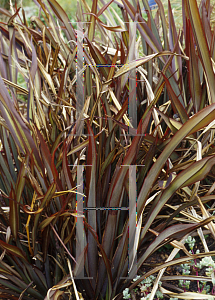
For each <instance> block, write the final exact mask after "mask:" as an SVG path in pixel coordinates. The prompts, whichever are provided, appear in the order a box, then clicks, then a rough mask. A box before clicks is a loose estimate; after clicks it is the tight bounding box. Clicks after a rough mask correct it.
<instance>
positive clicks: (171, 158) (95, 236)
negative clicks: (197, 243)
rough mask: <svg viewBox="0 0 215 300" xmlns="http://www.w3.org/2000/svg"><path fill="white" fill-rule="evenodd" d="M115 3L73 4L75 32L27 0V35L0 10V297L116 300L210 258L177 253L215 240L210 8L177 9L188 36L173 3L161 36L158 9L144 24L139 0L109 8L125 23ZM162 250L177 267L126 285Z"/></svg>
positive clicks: (16, 19) (51, 4)
mask: <svg viewBox="0 0 215 300" xmlns="http://www.w3.org/2000/svg"><path fill="white" fill-rule="evenodd" d="M112 2H113V1H110V2H109V3H107V4H106V3H105V2H104V1H103V0H101V1H97V0H94V1H92V6H89V5H88V4H87V2H86V1H81V2H79V3H78V10H77V27H76V29H75V28H74V27H73V26H72V24H71V23H70V22H69V18H68V16H67V14H66V12H65V11H64V10H63V9H62V7H61V6H60V5H59V4H58V2H57V1H56V0H48V4H47V5H46V4H45V3H44V2H43V1H42V0H37V1H36V0H35V3H36V5H37V6H38V7H39V14H38V15H37V16H32V17H31V23H29V22H28V20H26V17H25V12H24V10H23V9H20V8H18V7H17V6H15V7H14V8H12V9H11V11H6V10H3V9H1V13H3V14H5V15H6V16H7V18H8V22H7V23H4V22H2V23H1V25H0V34H1V35H0V41H1V44H0V50H1V51H0V75H1V76H0V87H1V89H0V116H1V118H0V141H1V151H0V173H1V177H0V189H1V204H2V207H1V215H0V220H1V222H0V228H1V232H0V246H1V248H2V251H3V252H2V255H1V260H0V273H1V278H0V284H1V286H2V287H4V288H1V292H2V297H5V298H8V297H10V298H11V299H12V298H14V299H18V298H19V297H22V299H44V298H45V299H56V298H58V297H60V296H61V297H62V298H63V299H68V297H73V296H71V295H72V294H75V296H76V298H78V297H81V295H80V294H79V293H81V294H82V296H83V297H84V298H85V299H104V298H105V299H113V298H114V297H116V296H117V297H118V298H120V297H121V298H122V297H123V294H122V292H123V290H125V288H129V290H130V289H133V288H134V287H135V286H136V285H137V284H139V282H141V281H142V280H144V278H145V277H146V278H147V277H149V276H150V275H152V274H153V273H155V272H158V271H160V270H161V269H163V268H165V267H166V266H168V265H174V264H177V263H185V262H186V261H188V260H190V259H196V258H197V257H198V258H201V257H205V256H211V255H214V254H215V252H213V251H211V252H210V251H207V253H199V254H190V255H188V254H187V253H186V249H184V248H183V243H182V242H179V240H181V239H183V237H184V236H185V235H187V234H189V233H190V232H193V231H195V230H200V228H201V227H203V226H206V225H207V226H208V228H209V230H210V232H211V234H212V236H214V223H213V220H214V217H213V216H211V215H210V212H209V211H208V210H206V208H205V203H206V202H209V204H210V201H211V200H213V197H214V195H213V192H214V188H215V186H214V185H213V184H212V181H211V180H210V179H211V178H213V177H214V169H213V165H214V163H215V156H214V151H213V144H214V130H213V126H214V123H213V122H214V117H215V103H214V102H215V85H214V70H213V68H214V32H213V30H212V28H211V27H210V13H211V7H210V1H206V2H205V1H203V4H202V5H201V6H200V10H199V8H198V6H197V3H196V2H195V1H189V0H186V1H183V7H182V14H183V34H178V33H177V30H176V25H175V21H174V17H173V13H172V9H171V4H170V2H169V3H168V20H169V27H167V26H166V20H165V15H164V10H163V6H162V3H161V1H158V0H157V4H158V8H159V9H158V11H157V13H156V16H155V18H153V16H152V13H151V10H150V8H149V6H148V1H146V0H143V4H144V7H145V11H147V17H145V18H144V17H143V15H142V14H141V9H140V4H139V1H134V3H133V5H132V4H131V3H130V2H129V1H128V0H122V1H121V2H117V1H115V2H116V4H117V5H118V7H119V9H120V10H121V13H122V19H120V17H119V15H117V14H115V11H114V9H113V8H112V6H111V5H112ZM101 16H102V18H103V21H102V19H101ZM113 16H114V17H113ZM160 24H161V26H160ZM160 28H161V29H160ZM20 74H21V75H20ZM20 76H22V78H23V80H24V81H25V83H26V85H22V86H21V85H20V84H19V83H20V82H19V81H18V78H20ZM26 86H27V88H26ZM206 176H208V178H209V182H207V184H205V182H206V180H205V177H206ZM136 199H137V201H136ZM136 202H137V203H136ZM131 203H133V204H132V205H130V204H131ZM128 206H129V211H128V209H127V208H128ZM121 208H125V210H123V209H121ZM160 212H161V213H162V216H160V215H159V213H160ZM177 215H181V216H182V217H181V218H177V217H176V216H177ZM191 220H192V221H191ZM133 225H134V226H133ZM128 229H129V232H128ZM168 243H171V244H172V245H173V246H174V250H173V251H175V250H176V248H180V249H183V250H184V251H185V254H186V255H185V256H184V257H182V258H180V259H176V260H174V257H175V256H172V257H171V259H170V261H169V262H166V263H164V264H162V265H160V266H159V267H155V268H153V269H152V270H151V271H150V272H148V273H146V274H145V275H144V278H140V279H138V280H137V281H136V282H134V283H133V284H131V285H130V283H131V281H132V279H133V278H134V277H135V275H136V273H137V270H139V269H140V268H141V266H142V264H143V263H144V262H145V260H146V259H147V258H148V257H150V255H151V254H152V253H154V252H155V251H156V250H157V249H158V248H160V247H161V246H163V245H165V244H168ZM128 246H129V255H128ZM142 250H144V251H142ZM136 253H138V256H136ZM174 253H175V252H174ZM12 266H13V267H12ZM160 272H162V271H160ZM159 274H160V275H159V276H161V277H162V275H161V273H159ZM125 277H126V278H125ZM161 281H162V280H161ZM156 282H157V283H156V284H158V282H159V280H158V281H156ZM156 284H155V285H154V286H153V288H152V291H151V295H150V297H149V299H150V298H151V299H152V298H153V296H154V294H155V293H156V291H157V286H156ZM127 291H128V290H127ZM161 292H162V293H163V294H169V295H170V296H173V297H174V296H177V295H172V294H171V293H169V291H167V290H165V289H163V290H161ZM191 297H192V295H191Z"/></svg>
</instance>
